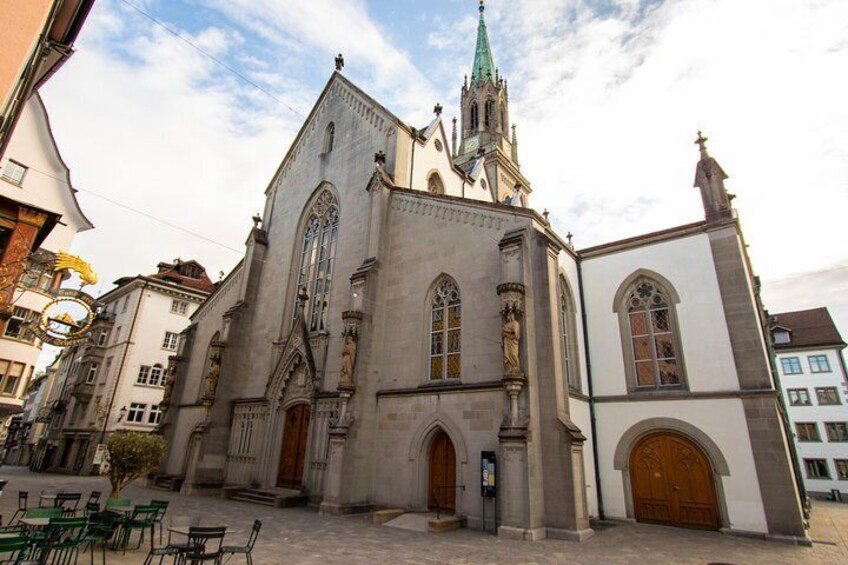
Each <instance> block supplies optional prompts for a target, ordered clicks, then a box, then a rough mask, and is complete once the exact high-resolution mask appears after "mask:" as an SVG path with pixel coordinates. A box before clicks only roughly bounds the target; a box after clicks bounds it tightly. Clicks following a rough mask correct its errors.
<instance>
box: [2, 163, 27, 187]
mask: <svg viewBox="0 0 848 565" xmlns="http://www.w3.org/2000/svg"><path fill="white" fill-rule="evenodd" d="M27 172H29V167H27V166H26V165H24V164H23V163H18V162H17V161H15V160H14V159H9V160H8V161H7V162H6V166H5V167H3V179H4V180H6V181H9V182H10V183H12V184H16V185H18V186H21V185H22V184H23V183H24V179H25V178H26V175H27Z"/></svg>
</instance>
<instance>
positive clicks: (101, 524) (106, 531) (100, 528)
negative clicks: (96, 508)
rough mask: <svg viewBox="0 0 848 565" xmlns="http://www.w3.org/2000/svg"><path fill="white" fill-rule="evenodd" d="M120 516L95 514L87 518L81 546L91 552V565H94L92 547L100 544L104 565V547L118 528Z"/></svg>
mask: <svg viewBox="0 0 848 565" xmlns="http://www.w3.org/2000/svg"><path fill="white" fill-rule="evenodd" d="M121 518H122V517H121V516H120V515H118V514H116V513H114V512H109V511H106V512H97V513H92V514H90V515H89V516H88V524H87V525H86V530H85V533H84V534H83V539H82V544H83V545H85V546H87V548H88V550H89V551H90V552H91V565H94V545H95V544H97V543H99V544H100V553H101V555H102V557H103V565H106V545H107V544H108V543H109V540H110V539H112V536H113V535H115V532H116V531H117V529H118V527H119V526H120V522H121Z"/></svg>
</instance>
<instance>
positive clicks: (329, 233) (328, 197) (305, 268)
mask: <svg viewBox="0 0 848 565" xmlns="http://www.w3.org/2000/svg"><path fill="white" fill-rule="evenodd" d="M338 236H339V208H338V203H337V202H336V197H335V196H334V195H333V193H332V192H330V191H328V190H325V191H324V192H323V193H321V195H320V196H319V197H318V199H317V200H316V201H315V204H314V205H313V207H312V210H311V211H310V214H309V220H308V222H307V224H306V233H305V234H304V236H303V245H302V246H301V254H300V273H299V275H298V281H297V287H298V289H301V288H305V289H306V293H307V294H308V295H309V301H308V303H307V305H306V310H305V311H304V317H305V319H306V326H307V328H308V329H309V331H311V332H314V331H322V330H325V329H326V328H327V302H328V300H329V298H330V287H331V286H332V281H333V266H334V263H335V258H336V242H337V240H338ZM296 316H297V309H295V311H294V313H293V318H294V317H296Z"/></svg>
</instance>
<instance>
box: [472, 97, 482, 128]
mask: <svg viewBox="0 0 848 565" xmlns="http://www.w3.org/2000/svg"><path fill="white" fill-rule="evenodd" d="M470 114H471V116H470V123H471V129H477V126H478V125H480V116H479V111H478V110H477V102H472V103H471V110H470Z"/></svg>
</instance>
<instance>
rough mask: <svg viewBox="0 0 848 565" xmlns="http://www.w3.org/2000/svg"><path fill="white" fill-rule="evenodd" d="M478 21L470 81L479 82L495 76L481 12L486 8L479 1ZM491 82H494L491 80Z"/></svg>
mask: <svg viewBox="0 0 848 565" xmlns="http://www.w3.org/2000/svg"><path fill="white" fill-rule="evenodd" d="M479 10H480V20H479V21H478V23H477V48H476V49H475V50H474V68H473V69H471V79H472V80H474V81H481V80H483V79H485V78H486V77H487V76H488V77H494V76H495V61H494V59H493V57H492V48H491V46H490V45H489V33H488V32H487V31H486V20H485V18H484V17H483V12H485V11H486V6H485V5H483V0H480V8H479ZM491 80H494V78H492V79H491Z"/></svg>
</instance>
